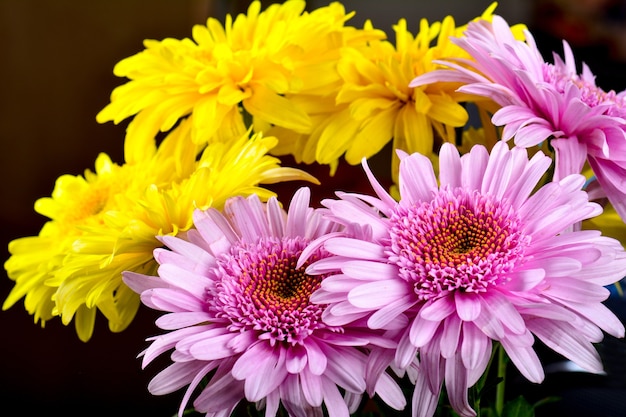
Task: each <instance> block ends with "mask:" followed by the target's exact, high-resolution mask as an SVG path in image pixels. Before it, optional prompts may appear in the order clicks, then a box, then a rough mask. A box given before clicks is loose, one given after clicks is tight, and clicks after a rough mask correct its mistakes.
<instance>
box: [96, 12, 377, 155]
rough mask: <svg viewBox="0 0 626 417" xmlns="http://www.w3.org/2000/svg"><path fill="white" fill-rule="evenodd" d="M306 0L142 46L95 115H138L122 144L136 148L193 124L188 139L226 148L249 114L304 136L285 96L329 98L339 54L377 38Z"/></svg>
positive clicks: (302, 122) (123, 65)
mask: <svg viewBox="0 0 626 417" xmlns="http://www.w3.org/2000/svg"><path fill="white" fill-rule="evenodd" d="M304 8H305V2H304V1H303V0H290V1H286V2H285V3H283V4H272V5H271V6H269V7H268V8H267V9H266V10H264V11H261V3H260V2H259V1H254V2H252V3H251V4H250V6H249V9H248V12H247V14H240V15H238V16H237V17H236V19H235V20H234V21H233V19H232V17H231V16H230V15H229V16H227V18H226V22H225V24H224V25H222V24H221V23H220V22H219V21H218V20H216V19H214V18H209V19H208V20H207V24H206V25H196V26H195V27H194V28H193V32H192V35H193V36H192V37H193V40H192V39H188V38H185V39H182V40H178V39H172V38H168V39H164V40H162V41H156V40H146V41H145V43H144V44H145V47H146V49H145V50H144V51H142V52H140V53H138V54H136V55H134V56H131V57H128V58H126V59H124V60H122V61H120V62H119V63H118V64H117V65H116V66H115V69H114V72H115V74H116V75H117V76H120V77H127V78H129V80H130V81H129V82H127V83H126V84H124V85H121V86H119V87H117V88H116V89H115V90H114V91H113V93H112V95H111V103H110V104H109V105H107V106H106V107H105V108H104V109H102V111H101V112H100V113H99V114H98V115H97V120H98V121H99V122H101V123H103V122H106V121H114V122H115V123H119V122H120V121H121V120H124V119H126V118H128V117H130V116H133V115H136V116H135V121H136V123H133V124H132V125H131V126H130V127H129V130H128V135H127V141H130V142H131V143H132V144H133V146H136V145H135V144H136V143H137V144H143V143H147V142H150V141H152V140H153V138H154V137H155V134H156V133H157V132H158V131H159V130H161V131H169V130H170V129H171V128H172V127H173V126H174V125H175V124H176V123H177V121H178V120H179V119H181V118H183V117H186V116H189V118H191V119H192V120H193V131H192V137H193V139H194V141H196V142H198V140H199V138H211V139H213V140H217V141H219V140H225V139H226V138H231V137H233V136H239V135H241V134H243V133H245V131H246V130H247V127H248V125H249V123H248V122H249V121H248V120H244V119H245V117H244V116H246V114H249V115H252V116H253V117H254V123H255V128H256V129H257V131H258V130H259V127H261V126H271V125H276V126H281V127H283V128H285V129H289V130H293V131H295V132H299V133H307V132H309V131H310V130H311V128H312V121H311V118H310V117H309V115H308V114H307V112H306V111H305V110H304V109H303V108H302V107H301V106H300V105H299V104H297V103H294V102H293V101H292V100H290V99H289V98H288V97H289V95H290V94H293V93H302V94H305V95H306V94H313V95H318V96H319V95H327V94H329V92H330V91H334V90H336V89H337V88H338V85H339V81H340V80H339V77H338V75H337V74H336V71H334V68H333V67H334V65H335V64H336V61H337V59H338V57H339V55H340V49H339V48H340V47H342V46H344V45H345V44H346V43H350V42H361V43H364V42H365V41H366V40H368V39H372V38H374V37H381V36H384V34H383V33H382V32H380V31H374V30H372V31H370V33H363V31H357V30H356V29H354V28H351V27H345V26H344V23H345V21H346V20H348V19H349V18H350V17H351V15H346V13H345V10H344V7H343V6H342V5H341V4H339V3H332V4H330V5H329V6H327V7H322V8H320V9H317V10H315V11H313V12H311V13H307V12H303V11H304Z"/></svg>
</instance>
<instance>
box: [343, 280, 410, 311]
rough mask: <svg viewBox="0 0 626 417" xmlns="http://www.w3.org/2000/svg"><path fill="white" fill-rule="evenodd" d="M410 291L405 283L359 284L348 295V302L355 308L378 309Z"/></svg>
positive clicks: (395, 281) (382, 281)
mask: <svg viewBox="0 0 626 417" xmlns="http://www.w3.org/2000/svg"><path fill="white" fill-rule="evenodd" d="M410 291H411V288H409V286H408V285H407V283H406V282H405V281H402V280H399V279H384V280H380V281H373V282H368V283H366V284H361V285H359V286H357V287H355V288H353V289H352V290H350V292H349V293H348V301H350V303H351V304H353V305H354V306H355V307H360V308H369V309H372V310H374V309H378V308H381V307H383V306H385V305H387V304H389V303H391V302H393V301H395V300H397V299H398V298H402V297H404V296H405V295H406V294H408V293H409V292H410Z"/></svg>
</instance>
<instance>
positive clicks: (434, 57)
mask: <svg viewBox="0 0 626 417" xmlns="http://www.w3.org/2000/svg"><path fill="white" fill-rule="evenodd" d="M495 9H496V4H495V3H494V4H493V5H492V6H490V7H489V8H488V9H487V10H485V11H484V12H483V13H482V15H480V16H478V17H476V18H475V19H474V20H472V21H470V22H467V23H464V24H463V25H460V26H459V25H457V23H456V22H455V21H454V19H453V17H452V16H448V17H446V18H445V19H443V20H442V21H441V22H434V23H429V22H427V21H426V20H425V19H422V20H421V21H420V27H419V32H418V33H417V34H413V33H410V32H409V31H408V29H407V22H406V20H404V19H401V20H400V21H399V22H398V23H397V24H396V25H395V26H394V27H393V29H394V31H395V38H396V39H395V44H394V43H391V42H389V41H388V40H387V38H386V35H385V32H383V31H382V30H380V29H378V28H375V27H373V25H372V24H371V23H370V22H366V23H365V24H364V25H363V27H362V28H357V27H353V26H349V24H348V21H349V19H350V18H351V17H352V15H353V13H347V12H346V10H345V8H344V6H343V5H342V4H340V3H338V2H334V3H331V4H329V5H328V6H325V7H320V8H318V9H315V10H312V11H307V10H306V4H305V2H304V1H303V0H288V1H285V2H284V3H282V4H272V5H270V6H269V7H266V8H265V9H263V8H262V5H261V4H260V2H258V1H255V2H253V3H252V4H251V5H250V7H249V9H248V11H247V13H245V14H240V15H237V16H235V17H232V16H228V17H227V18H226V20H225V22H223V23H222V22H219V21H218V20H216V19H214V18H209V19H208V20H207V23H206V25H198V26H195V27H194V28H193V32H192V38H186V39H182V40H179V39H172V38H168V39H164V40H161V41H156V40H146V41H145V50H143V51H141V52H139V53H137V54H136V55H133V56H130V57H128V58H126V59H124V60H122V61H120V62H119V63H118V64H117V65H116V66H115V69H114V72H115V74H116V75H117V76H120V77H125V78H126V79H127V81H126V82H125V83H124V84H122V85H120V86H119V87H117V88H116V89H115V90H114V91H113V92H112V94H111V101H110V104H108V105H107V106H106V107H105V108H104V109H102V111H101V112H100V113H99V114H98V116H97V119H98V121H99V122H102V123H105V122H110V121H112V122H115V123H119V122H121V121H122V120H127V119H131V121H130V123H129V125H128V129H127V134H126V137H125V138H124V156H125V160H124V162H123V163H122V164H117V163H114V162H113V161H112V160H111V158H109V157H108V156H107V155H106V154H101V155H100V156H98V158H97V159H96V161H95V170H94V171H92V170H86V171H85V174H84V175H82V176H72V175H64V176H61V177H59V178H58V180H57V182H56V186H55V188H54V191H53V192H52V195H51V196H50V197H45V198H41V199H39V200H38V201H37V202H36V203H35V210H36V211H37V212H38V213H40V214H42V215H44V216H46V217H47V218H48V219H49V220H48V221H47V222H46V223H45V225H44V226H43V227H42V229H41V231H40V233H39V235H37V236H31V237H23V238H19V239H16V240H14V241H12V242H11V243H10V246H9V250H10V253H11V256H10V258H9V259H8V260H7V261H6V263H5V269H6V271H7V274H8V276H9V278H10V279H12V280H13V281H15V285H14V287H13V290H12V291H11V293H10V294H9V296H8V297H7V298H6V300H5V301H4V305H3V308H4V309H7V308H10V307H11V306H13V305H15V304H16V303H17V302H18V301H20V300H21V299H24V301H23V302H24V306H25V308H26V310H27V311H28V313H29V314H31V315H33V316H34V319H35V321H36V322H41V323H42V324H43V323H45V322H46V321H48V320H52V319H56V317H58V318H60V320H62V322H63V323H64V324H66V325H68V324H70V323H73V324H74V326H75V328H76V333H77V335H78V337H79V338H80V339H81V340H83V341H85V342H87V341H88V340H89V339H90V338H91V337H92V334H93V329H94V323H95V320H96V318H98V320H102V319H105V320H107V322H108V325H109V329H110V330H111V331H112V332H120V331H123V330H124V329H126V328H127V327H128V325H129V324H130V323H131V322H132V320H133V318H134V316H135V314H136V312H137V310H138V309H139V308H144V307H146V308H151V309H155V310H159V311H162V312H163V315H162V316H160V317H159V319H158V320H157V322H156V326H158V328H159V329H160V330H159V333H158V334H157V335H155V336H153V335H149V334H146V337H147V347H146V349H145V351H143V352H141V357H142V366H147V365H148V364H150V363H151V362H153V361H154V360H155V358H157V357H161V356H162V355H166V354H167V355H169V358H170V361H171V364H169V365H168V366H167V367H166V368H165V369H163V370H162V371H160V372H159V373H158V374H156V376H154V378H153V379H152V381H151V383H150V384H149V386H148V390H149V391H150V392H151V393H152V394H154V395H162V394H171V395H175V394H172V393H174V392H176V391H179V390H182V394H180V395H181V405H180V409H179V411H178V415H180V416H182V415H183V414H185V413H188V412H197V413H202V414H205V415H207V416H230V415H238V414H240V413H245V412H247V413H249V414H252V415H256V414H258V415H265V416H276V415H290V416H323V415H329V416H333V417H334V416H348V415H351V414H354V415H356V414H359V415H381V414H382V413H383V412H384V410H407V411H406V412H407V413H410V414H411V415H412V416H414V417H417V416H433V415H442V416H443V415H459V416H468V417H469V416H475V415H477V414H481V413H484V414H485V415H489V416H531V415H533V413H534V407H535V405H533V404H530V403H528V402H526V401H524V399H523V398H521V399H520V398H518V399H513V400H511V401H506V400H507V397H506V395H505V388H506V383H505V380H506V378H505V377H506V365H507V364H511V365H513V366H514V367H515V369H516V370H517V371H518V372H519V373H520V374H521V375H522V376H523V377H525V378H526V379H527V380H529V381H531V382H534V383H537V384H539V383H541V382H542V380H543V379H544V368H543V365H542V363H541V361H540V357H539V355H538V353H537V351H536V348H535V341H536V340H538V341H540V342H541V343H543V344H544V345H545V346H547V347H548V348H549V349H552V350H553V351H555V352H556V353H558V354H560V355H562V356H563V357H565V358H567V359H569V360H571V361H572V362H574V363H575V364H577V365H578V366H580V367H581V368H583V369H585V370H587V371H589V372H595V373H598V372H601V371H602V369H603V366H602V361H601V360H600V356H599V355H598V352H597V351H596V348H595V346H594V345H595V344H596V343H598V342H600V341H601V340H602V338H603V336H604V333H607V334H610V335H612V336H615V337H623V336H624V326H623V324H622V323H621V321H620V320H619V319H618V318H617V317H616V316H615V314H614V313H613V312H612V311H611V310H609V309H608V308H607V307H606V306H605V305H604V304H603V302H604V301H605V300H606V299H607V297H608V296H609V289H608V288H607V287H609V286H613V285H619V281H620V280H621V279H622V278H623V277H624V276H625V275H626V253H625V251H624V246H623V242H620V240H619V239H616V238H614V237H608V236H606V235H603V232H606V230H610V229H611V228H612V227H619V228H623V227H624V219H626V180H625V179H626V98H625V96H624V94H625V93H619V94H617V93H615V92H614V91H609V92H606V91H604V90H602V89H601V88H600V87H598V86H596V85H595V81H594V75H593V73H592V72H591V70H590V69H589V68H588V67H587V66H586V65H584V64H583V67H582V71H581V72H578V70H577V63H576V61H575V59H574V56H573V53H572V51H571V49H570V48H569V46H568V44H567V43H566V42H564V43H563V53H564V55H563V57H561V55H559V54H557V53H555V55H554V59H553V62H546V61H545V60H544V59H543V58H542V56H541V54H540V53H539V51H538V48H537V46H536V44H535V41H534V39H533V36H532V34H531V33H530V32H529V31H528V30H527V29H526V27H525V26H524V25H521V24H518V25H513V26H510V25H509V24H508V23H507V22H506V21H505V20H504V19H503V18H502V17H500V16H499V15H497V14H495ZM376 155H383V156H384V158H386V159H387V160H388V163H387V164H384V169H386V170H388V171H389V172H388V178H389V179H390V181H385V179H386V178H387V177H386V176H385V177H384V178H380V176H379V175H378V174H377V169H375V168H376V167H374V166H373V165H372V164H371V161H372V159H371V158H372V157H374V156H376ZM289 158H292V159H291V160H293V161H295V164H294V165H296V166H293V167H289V166H284V162H285V161H287V160H290V159H289ZM342 163H347V164H350V165H361V167H362V171H361V172H362V177H361V179H360V180H359V182H360V183H361V184H364V185H366V186H364V187H359V189H358V190H356V189H354V190H345V189H336V188H335V186H334V184H333V180H332V179H333V178H335V177H334V175H335V173H336V172H337V168H338V166H339V165H340V164H342ZM313 164H317V165H322V166H326V167H327V169H328V172H329V178H330V179H329V180H327V181H325V182H322V183H321V184H320V181H319V180H318V179H317V178H316V176H315V175H313V174H312V172H313V171H312V170H310V169H308V168H309V167H311V166H313ZM370 165H371V166H370ZM378 171H380V169H378ZM286 181H300V182H308V185H306V186H299V187H298V188H297V189H296V190H295V192H294V193H292V195H288V196H285V195H282V194H281V193H280V190H281V188H280V185H277V184H278V183H281V184H282V183H284V182H286ZM314 187H324V189H325V190H332V191H333V197H330V198H324V199H322V200H321V201H316V200H314V199H313V195H314V194H315V193H314V192H313V193H312V190H314ZM137 353H139V352H130V353H129V354H131V355H134V354H137ZM490 386H493V387H494V388H493V390H489V389H487V388H489V387H490ZM486 393H495V396H494V398H490V397H488V396H487V395H486ZM174 412H175V410H172V413H174ZM392 412H393V411H392ZM368 413H369V414H368ZM377 413H379V414H377Z"/></svg>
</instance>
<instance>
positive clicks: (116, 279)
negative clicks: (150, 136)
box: [3, 121, 316, 341]
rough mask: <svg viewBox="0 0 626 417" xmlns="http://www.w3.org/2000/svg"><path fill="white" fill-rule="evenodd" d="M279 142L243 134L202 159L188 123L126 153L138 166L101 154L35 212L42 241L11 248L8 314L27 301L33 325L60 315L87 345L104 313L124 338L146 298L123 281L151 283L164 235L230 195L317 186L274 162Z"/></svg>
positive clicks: (210, 149) (68, 177)
mask: <svg viewBox="0 0 626 417" xmlns="http://www.w3.org/2000/svg"><path fill="white" fill-rule="evenodd" d="M276 142H277V140H276V138H273V137H262V136H261V135H255V136H253V137H252V138H249V137H248V134H246V135H244V136H242V137H240V138H238V139H234V140H231V141H230V143H229V144H228V145H226V144H223V143H214V144H211V145H209V146H207V147H205V149H204V150H203V151H202V149H201V148H199V147H198V146H197V145H194V144H193V143H192V140H191V121H185V122H183V123H181V124H180V125H179V126H178V127H177V128H176V129H174V130H173V131H172V132H171V133H170V134H169V135H168V136H167V138H166V139H165V140H164V141H163V142H162V143H161V145H160V146H159V147H158V148H156V147H155V146H153V148H151V149H149V151H147V152H144V154H143V157H142V156H141V152H140V149H139V148H136V147H132V146H129V147H127V148H126V152H127V153H129V154H131V155H132V158H133V162H132V163H130V162H127V163H125V164H123V165H117V164H114V163H113V162H112V161H111V160H110V158H109V157H108V156H106V155H104V154H101V155H100V156H99V157H98V158H97V160H96V164H95V172H91V171H86V172H85V175H84V176H71V175H64V176H61V177H60V178H59V179H58V180H57V182H56V185H55V189H54V191H53V193H52V196H51V197H47V198H42V199H39V200H38V201H37V202H36V204H35V209H36V211H37V212H39V213H40V214H43V215H45V216H47V217H48V218H50V220H49V221H48V222H47V223H46V224H45V225H44V227H43V228H42V230H41V232H40V234H39V236H32V237H25V238H21V239H17V240H14V241H13V242H11V243H10V246H9V250H10V252H11V257H10V258H9V259H8V260H7V262H6V263H5V268H6V270H7V272H8V275H9V277H10V278H11V279H13V280H14V281H15V286H14V288H13V290H12V291H11V293H10V294H9V296H8V297H7V299H6V300H5V302H4V305H3V309H7V308H9V307H11V306H12V305H13V304H15V303H16V302H17V301H18V300H19V299H20V298H22V297H24V296H25V297H26V298H25V307H26V309H27V311H28V312H29V313H30V314H34V315H35V321H36V322H37V321H41V322H42V325H43V324H44V323H45V321H46V320H49V319H50V318H52V317H53V316H55V315H59V316H61V319H62V321H63V323H64V324H66V325H67V324H69V323H70V322H71V321H72V320H74V321H75V326H76V331H77V333H78V336H79V338H80V339H81V340H84V341H86V340H88V339H89V338H90V337H91V335H92V332H93V327H94V322H95V317H96V312H97V311H98V310H99V311H100V312H101V313H102V314H103V315H104V316H105V317H106V318H107V320H108V322H109V328H110V329H111V331H114V332H119V331H122V330H124V329H125V328H126V327H127V326H128V325H129V324H130V322H131V321H132V319H133V317H134V316H135V313H136V311H137V308H138V306H139V299H138V296H137V295H136V294H135V293H134V292H133V291H131V290H130V289H129V288H128V287H127V286H126V285H125V284H124V283H123V282H122V279H121V272H122V271H124V270H132V271H137V272H141V273H144V274H153V273H154V272H155V268H156V262H155V261H154V259H153V255H152V252H153V250H154V249H155V248H156V247H159V246H161V244H160V243H159V241H158V240H157V236H159V235H165V234H171V235H176V234H177V233H179V232H181V231H185V230H188V229H189V228H190V227H191V226H192V218H191V214H192V212H193V210H194V209H195V208H196V207H200V208H204V207H209V206H211V207H217V208H221V206H222V205H223V204H224V201H225V200H226V199H227V198H229V197H231V196H233V195H249V194H251V193H256V194H258V195H259V196H260V197H261V198H268V197H269V196H270V195H273V194H272V193H271V192H270V191H268V190H266V189H263V188H261V187H259V184H260V183H272V182H279V181H286V180H293V179H304V180H308V181H312V182H316V180H315V179H314V178H312V177H311V176H310V175H308V174H305V173H303V172H302V171H299V170H295V169H292V168H282V167H280V166H279V161H278V160H277V159H276V158H274V157H271V156H268V155H267V152H268V151H269V150H270V149H271V148H272V147H273V146H275V145H276Z"/></svg>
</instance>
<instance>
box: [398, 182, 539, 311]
mask: <svg viewBox="0 0 626 417" xmlns="http://www.w3.org/2000/svg"><path fill="white" fill-rule="evenodd" d="M528 240H529V239H528V237H527V236H526V235H524V233H523V232H522V227H521V222H520V220H519V218H518V217H517V215H516V214H515V213H514V211H513V210H512V209H511V207H510V205H509V204H508V202H507V201H506V200H502V201H497V200H495V199H493V198H492V197H490V196H486V195H481V194H480V193H478V192H477V191H475V190H474V191H467V190H465V189H462V188H456V189H453V190H451V189H449V188H443V189H441V190H440V191H439V193H438V195H437V196H436V197H435V198H434V199H433V200H432V201H429V202H423V203H421V204H419V205H415V206H412V207H409V208H403V207H398V208H397V209H396V212H395V213H394V214H393V216H392V217H391V240H390V245H389V248H388V253H389V259H390V261H392V262H394V263H396V264H397V265H398V266H399V268H400V274H401V276H402V277H403V278H404V279H405V280H407V281H409V282H412V283H413V285H414V289H415V292H416V294H417V295H418V297H419V298H420V299H423V300H427V299H430V298H432V297H437V296H440V295H442V294H444V293H448V292H450V291H464V292H485V291H487V290H488V288H489V287H490V286H494V285H499V284H500V283H502V282H505V281H506V280H507V279H506V273H507V272H508V271H510V270H512V269H513V268H514V266H515V265H517V264H518V263H519V262H522V260H523V254H524V249H525V247H526V246H527V244H528Z"/></svg>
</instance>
